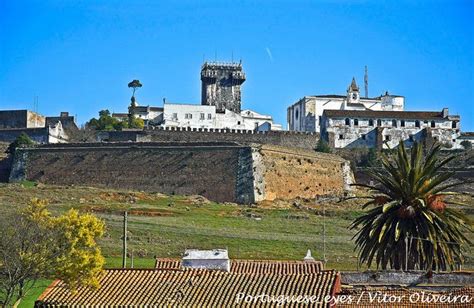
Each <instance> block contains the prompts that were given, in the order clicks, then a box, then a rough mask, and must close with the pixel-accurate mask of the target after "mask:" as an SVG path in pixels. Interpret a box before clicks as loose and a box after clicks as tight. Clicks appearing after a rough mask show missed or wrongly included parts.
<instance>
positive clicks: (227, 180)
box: [11, 145, 248, 202]
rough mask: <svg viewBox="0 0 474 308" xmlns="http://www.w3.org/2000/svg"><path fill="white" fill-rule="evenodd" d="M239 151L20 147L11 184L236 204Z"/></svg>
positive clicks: (216, 148)
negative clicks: (99, 189) (35, 183)
mask: <svg viewBox="0 0 474 308" xmlns="http://www.w3.org/2000/svg"><path fill="white" fill-rule="evenodd" d="M240 149H241V147H239V146H235V145H234V146H213V147H209V146H207V147H206V146H201V147H199V146H196V147H181V146H168V147H161V146H152V145H150V146H149V147H131V146H118V145H117V146H114V147H92V146H89V147H72V146H70V145H69V146H66V147H59V146H56V147H40V148H36V149H24V150H23V149H22V150H19V151H18V153H17V154H18V155H16V156H17V158H19V159H18V160H17V161H16V162H15V163H14V168H13V169H14V172H13V173H12V174H11V180H19V179H22V178H23V179H27V180H32V181H39V182H43V183H48V184H58V185H72V184H74V185H85V186H87V185H89V186H98V187H111V188H121V189H132V190H144V191H154V192H161V193H166V194H177V195H193V194H199V195H203V196H205V197H206V198H209V199H211V200H215V201H220V202H226V201H232V202H234V201H236V200H237V196H236V194H235V188H236V186H237V182H236V181H237V168H238V162H239V154H240V153H239V150H240ZM247 190H248V189H247Z"/></svg>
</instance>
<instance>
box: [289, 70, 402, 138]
mask: <svg viewBox="0 0 474 308" xmlns="http://www.w3.org/2000/svg"><path fill="white" fill-rule="evenodd" d="M404 105H405V98H404V97H403V96H399V95H391V94H389V93H388V92H386V93H385V94H384V95H381V96H378V97H374V98H368V97H361V94H360V89H359V87H358V86H357V83H356V81H355V79H354V78H353V79H352V82H351V84H350V85H349V87H348V88H347V91H346V95H333V94H330V95H312V96H305V97H303V98H301V99H300V100H298V101H297V102H296V103H294V104H293V105H291V106H290V107H288V109H287V123H288V130H290V131H300V132H320V126H321V119H322V115H323V112H324V110H386V111H403V109H404Z"/></svg>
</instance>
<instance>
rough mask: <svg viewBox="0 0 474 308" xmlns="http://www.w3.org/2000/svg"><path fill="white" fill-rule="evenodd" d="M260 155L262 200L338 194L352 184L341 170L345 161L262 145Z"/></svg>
mask: <svg viewBox="0 0 474 308" xmlns="http://www.w3.org/2000/svg"><path fill="white" fill-rule="evenodd" d="M260 153H261V156H262V162H263V165H264V171H263V178H264V184H265V185H264V186H265V187H264V190H265V200H274V199H277V198H278V199H288V200H291V199H295V198H308V199H311V198H315V197H316V196H321V195H329V194H342V193H343V192H344V189H345V188H346V186H347V184H350V183H352V175H349V176H348V175H347V174H346V172H345V168H344V166H346V165H348V162H347V161H345V160H344V159H342V158H340V157H338V156H335V155H330V154H324V153H315V152H311V151H305V150H295V149H288V148H281V147H274V146H263V147H262V148H261V150H260Z"/></svg>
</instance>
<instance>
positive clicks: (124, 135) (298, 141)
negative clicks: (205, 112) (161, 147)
mask: <svg viewBox="0 0 474 308" xmlns="http://www.w3.org/2000/svg"><path fill="white" fill-rule="evenodd" d="M98 139H99V140H101V141H102V140H103V141H115V142H117V141H122V142H124V141H145V142H149V141H152V142H237V143H240V144H246V145H249V144H252V143H258V144H271V145H277V146H284V147H290V148H293V147H296V148H303V149H311V150H312V149H314V148H315V147H316V144H317V143H318V140H319V134H318V133H297V132H287V131H270V132H254V131H247V130H225V129H222V130H210V129H199V130H197V129H196V130H186V129H184V128H183V129H179V128H177V130H170V129H166V130H165V129H150V130H144V131H111V132H101V133H99V135H98Z"/></svg>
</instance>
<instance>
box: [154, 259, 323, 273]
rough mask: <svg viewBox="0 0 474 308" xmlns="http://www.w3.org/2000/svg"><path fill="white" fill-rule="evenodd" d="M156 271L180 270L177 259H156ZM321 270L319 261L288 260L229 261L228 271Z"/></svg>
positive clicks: (316, 271)
mask: <svg viewBox="0 0 474 308" xmlns="http://www.w3.org/2000/svg"><path fill="white" fill-rule="evenodd" d="M155 268H157V269H181V268H182V267H181V260H179V259H161V258H157V259H156V263H155ZM322 270H323V263H322V262H320V261H313V262H306V261H288V260H231V261H230V271H231V272H232V273H239V274H280V275H292V274H295V275H296V274H314V273H318V272H320V271H322Z"/></svg>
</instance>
